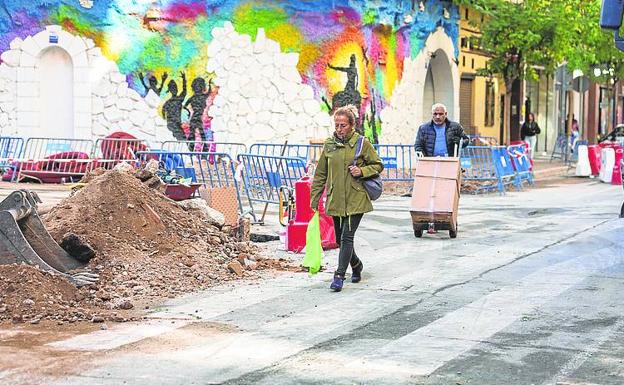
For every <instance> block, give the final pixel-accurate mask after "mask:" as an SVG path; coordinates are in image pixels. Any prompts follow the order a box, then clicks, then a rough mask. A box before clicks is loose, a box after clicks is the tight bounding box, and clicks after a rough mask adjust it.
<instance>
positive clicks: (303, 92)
mask: <svg viewBox="0 0 624 385" xmlns="http://www.w3.org/2000/svg"><path fill="white" fill-rule="evenodd" d="M299 97H300V98H301V99H302V100H314V90H313V89H312V87H310V86H309V85H307V84H303V85H300V86H299Z"/></svg>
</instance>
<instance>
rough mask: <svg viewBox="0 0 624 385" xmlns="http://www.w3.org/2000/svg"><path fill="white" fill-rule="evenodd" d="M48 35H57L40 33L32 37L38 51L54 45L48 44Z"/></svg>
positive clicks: (47, 32) (48, 32) (45, 32)
mask: <svg viewBox="0 0 624 385" xmlns="http://www.w3.org/2000/svg"><path fill="white" fill-rule="evenodd" d="M50 34H54V35H57V33H56V32H50V31H41V32H39V33H38V34H36V35H34V36H33V37H32V38H33V41H34V42H35V44H37V46H38V47H39V50H40V51H41V50H43V49H46V48H48V47H51V46H55V45H56V44H55V43H50Z"/></svg>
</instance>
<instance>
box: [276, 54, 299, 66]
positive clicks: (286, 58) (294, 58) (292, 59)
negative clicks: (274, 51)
mask: <svg viewBox="0 0 624 385" xmlns="http://www.w3.org/2000/svg"><path fill="white" fill-rule="evenodd" d="M279 57H280V60H279V61H280V63H279V64H280V67H295V68H296V67H297V64H299V54H298V53H296V52H289V53H283V54H281V55H279Z"/></svg>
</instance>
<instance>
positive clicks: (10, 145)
mask: <svg viewBox="0 0 624 385" xmlns="http://www.w3.org/2000/svg"><path fill="white" fill-rule="evenodd" d="M22 151H24V139H22V138H17V137H11V136H0V175H1V176H2V180H5V181H7V182H13V181H14V180H16V179H17V168H18V160H19V159H20V158H21V156H22ZM5 174H6V178H5V177H4V176H5Z"/></svg>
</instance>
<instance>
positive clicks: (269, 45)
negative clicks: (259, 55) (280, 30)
mask: <svg viewBox="0 0 624 385" xmlns="http://www.w3.org/2000/svg"><path fill="white" fill-rule="evenodd" d="M265 52H270V53H280V52H281V48H280V45H279V43H278V42H276V41H275V40H271V39H266V43H265Z"/></svg>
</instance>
